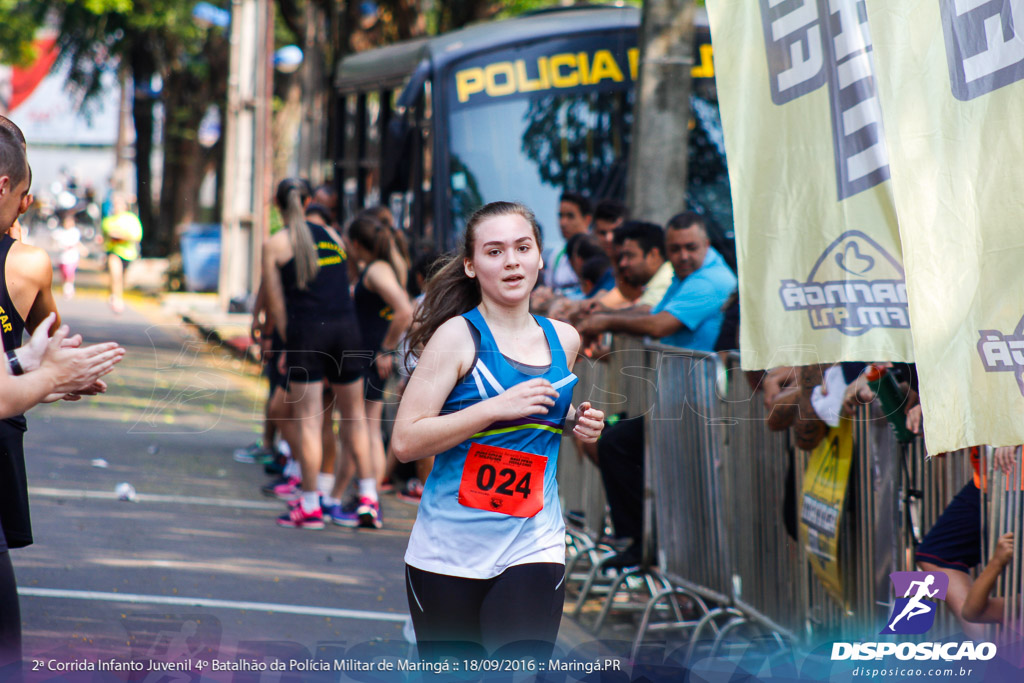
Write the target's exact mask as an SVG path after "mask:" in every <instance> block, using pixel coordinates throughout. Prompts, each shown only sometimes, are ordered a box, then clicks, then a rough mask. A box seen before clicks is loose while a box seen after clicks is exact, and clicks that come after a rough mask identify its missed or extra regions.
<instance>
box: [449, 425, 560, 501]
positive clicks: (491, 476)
mask: <svg viewBox="0 0 1024 683" xmlns="http://www.w3.org/2000/svg"><path fill="white" fill-rule="evenodd" d="M547 462H548V459H547V458H546V457H545V456H543V455H534V454H533V453H523V452H522V451H510V450H509V449H507V448H498V447H497V446H484V445H481V444H478V443H474V444H471V445H470V447H469V455H467V456H466V465H465V467H463V468H462V483H461V484H459V503H461V504H462V505H465V506H466V507H470V508H476V509H477V510H487V511H489V512H497V513H499V514H502V515H510V516H512V517H533V516H534V515H535V514H537V513H538V512H540V511H541V510H543V509H544V468H545V467H546V466H547Z"/></svg>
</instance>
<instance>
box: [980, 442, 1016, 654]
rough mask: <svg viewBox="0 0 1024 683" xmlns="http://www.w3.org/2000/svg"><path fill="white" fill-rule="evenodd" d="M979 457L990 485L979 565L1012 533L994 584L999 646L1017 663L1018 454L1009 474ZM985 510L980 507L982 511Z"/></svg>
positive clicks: (984, 494)
mask: <svg viewBox="0 0 1024 683" xmlns="http://www.w3.org/2000/svg"><path fill="white" fill-rule="evenodd" d="M986 455H987V457H983V458H982V471H983V472H985V475H986V476H985V481H987V482H988V483H989V484H990V485H989V486H987V487H985V488H983V492H984V493H983V501H987V503H988V507H987V517H986V518H983V519H982V524H983V526H984V527H986V528H987V531H988V533H987V534H983V537H984V538H983V540H984V546H983V552H982V556H981V559H982V563H983V564H986V563H988V562H991V561H992V557H993V555H994V552H995V550H996V544H997V543H998V542H999V538H1000V537H1001V536H1002V535H1003V534H1006V533H1012V534H1013V539H1014V543H1013V546H1014V547H1013V558H1012V559H1011V560H1010V562H1009V563H1008V564H1007V565H1006V566H1005V567H1004V568H1003V571H1002V573H1001V574H1000V576H999V580H998V581H997V583H996V588H997V593H998V596H999V597H1002V598H1003V601H1004V602H1003V623H1002V625H1001V626H1000V627H999V628H998V636H997V637H998V639H999V641H1000V647H1001V648H1003V647H1004V646H1005V650H1006V652H1005V653H1004V656H1007V657H1010V658H1012V659H1016V660H1018V661H1019V660H1020V659H1021V656H1022V654H1024V652H1022V646H1021V644H1020V634H1021V633H1024V605H1022V604H1021V594H1022V587H1024V586H1022V573H1024V566H1022V554H1021V531H1022V529H1021V527H1022V526H1024V473H1022V469H1021V467H1022V461H1021V451H1020V449H1017V450H1016V452H1015V453H1014V458H1013V465H1012V468H1011V471H1010V474H1009V475H1007V474H1005V473H1004V472H1003V471H1002V470H1000V469H999V468H998V467H997V466H996V463H995V462H994V458H993V457H992V455H993V453H992V452H988V453H986ZM985 509H986V508H985V506H984V505H983V506H982V510H983V511H984V510H985Z"/></svg>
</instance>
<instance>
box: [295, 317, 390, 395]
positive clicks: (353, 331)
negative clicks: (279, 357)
mask: <svg viewBox="0 0 1024 683" xmlns="http://www.w3.org/2000/svg"><path fill="white" fill-rule="evenodd" d="M361 345H362V340H361V337H360V335H359V325H358V323H356V321H355V319H354V318H348V319H345V318H342V319H340V320H331V321H317V322H313V323H306V322H303V321H296V322H291V321H289V323H288V341H287V342H286V343H285V346H286V347H287V348H286V351H285V365H286V369H287V372H286V376H287V381H288V383H289V384H290V383H291V382H299V383H309V382H321V381H323V380H327V381H328V382H329V383H331V384H351V383H352V382H355V381H356V380H359V379H362V377H363V375H364V373H365V372H366V366H367V365H369V362H370V360H371V359H372V358H373V355H372V354H370V353H369V352H367V351H363V350H361V349H360V346H361Z"/></svg>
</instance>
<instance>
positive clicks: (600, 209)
mask: <svg viewBox="0 0 1024 683" xmlns="http://www.w3.org/2000/svg"><path fill="white" fill-rule="evenodd" d="M625 220H626V205H625V204H623V203H621V202H617V201H615V200H614V199H602V200H601V201H599V202H598V203H597V206H596V207H594V236H595V237H596V238H597V241H598V242H600V243H601V246H602V247H604V251H605V253H606V254H607V255H608V258H609V259H611V261H612V263H614V262H615V244H614V241H613V238H614V233H615V229H616V228H618V227H619V226H620V225H622V224H623V223H624V222H625Z"/></svg>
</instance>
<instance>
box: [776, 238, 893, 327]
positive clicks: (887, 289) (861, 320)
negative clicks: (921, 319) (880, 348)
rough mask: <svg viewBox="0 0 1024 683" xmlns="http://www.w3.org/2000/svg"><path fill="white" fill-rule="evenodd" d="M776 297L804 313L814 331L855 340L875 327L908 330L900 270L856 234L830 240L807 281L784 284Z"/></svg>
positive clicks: (878, 248)
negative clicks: (855, 337)
mask: <svg viewBox="0 0 1024 683" xmlns="http://www.w3.org/2000/svg"><path fill="white" fill-rule="evenodd" d="M830 256H831V257H832V258H829V257H830ZM837 266H838V268H837ZM876 268H877V269H876ZM851 275H852V276H855V278H856V279H854V278H851V277H850V276H851ZM779 297H781V299H782V306H783V308H785V309H786V310H787V311H807V314H808V315H809V316H810V319H811V327H813V328H814V329H816V330H821V329H829V328H832V329H836V330H839V331H840V332H842V333H843V334H846V335H849V336H858V335H861V334H864V333H865V332H868V331H869V330H873V329H876V328H879V327H887V328H897V329H909V328H910V318H909V316H908V314H907V284H906V282H905V280H904V275H903V267H902V266H901V265H900V262H899V261H898V260H897V259H895V258H893V256H892V255H891V254H889V253H888V252H886V251H885V249H883V248H882V247H881V245H879V244H878V243H877V242H875V241H874V240H873V239H871V238H870V237H868V236H867V235H865V234H864V233H863V232H860V231H859V230H849V231H847V232H844V233H843V234H842V235H840V236H839V238H838V239H836V240H835V241H834V242H832V244H830V245H829V246H828V248H826V249H825V251H824V253H823V254H822V255H821V257H820V258H819V259H818V262H817V263H815V264H814V267H813V268H812V269H811V273H810V275H809V276H808V278H807V281H806V282H798V281H796V280H783V281H782V283H781V286H780V287H779Z"/></svg>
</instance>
